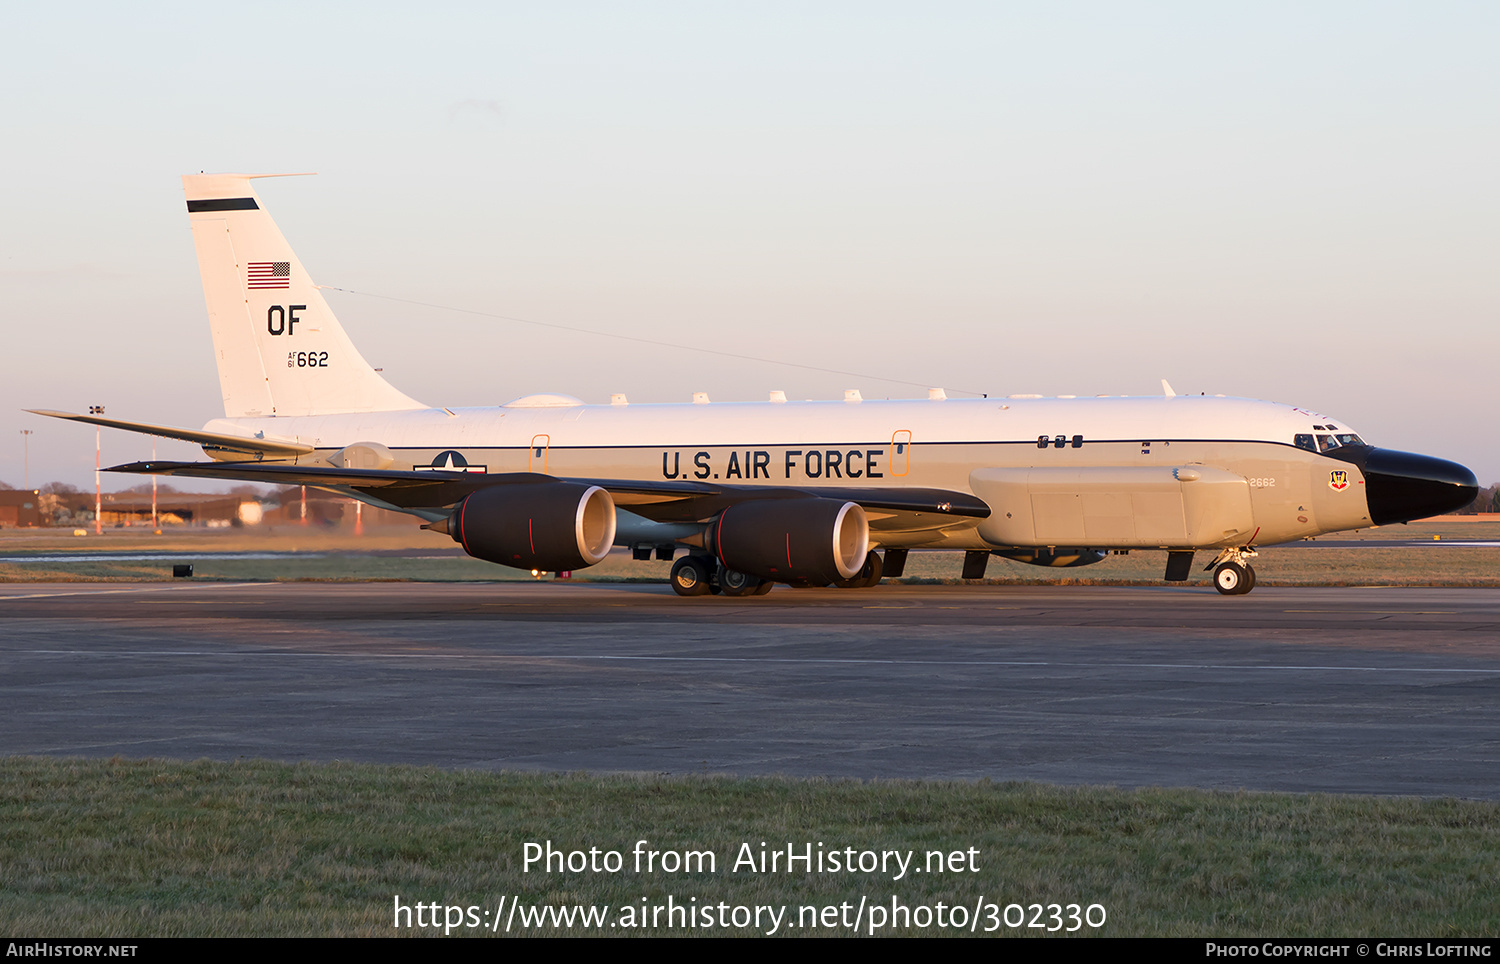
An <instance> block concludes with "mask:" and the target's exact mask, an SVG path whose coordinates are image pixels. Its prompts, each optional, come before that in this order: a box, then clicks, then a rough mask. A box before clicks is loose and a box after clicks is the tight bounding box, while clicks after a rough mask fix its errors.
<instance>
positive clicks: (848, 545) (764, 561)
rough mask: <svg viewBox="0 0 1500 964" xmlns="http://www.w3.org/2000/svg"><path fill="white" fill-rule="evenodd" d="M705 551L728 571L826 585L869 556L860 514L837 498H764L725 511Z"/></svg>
mask: <svg viewBox="0 0 1500 964" xmlns="http://www.w3.org/2000/svg"><path fill="white" fill-rule="evenodd" d="M706 544H707V547H708V548H709V549H710V550H711V551H712V552H713V553H714V555H716V556H718V557H719V561H720V562H722V563H723V564H724V567H725V568H727V569H733V570H736V571H738V572H744V573H749V574H750V575H752V576H759V577H760V578H762V579H770V580H774V581H776V582H804V581H805V582H809V583H812V584H814V585H827V584H828V583H830V582H833V581H834V580H835V579H852V578H854V577H855V576H856V575H858V574H859V571H860V567H862V566H863V565H864V564H865V557H866V556H867V555H869V552H870V523H869V521H868V520H867V519H866V518H865V510H864V509H862V508H860V507H859V505H857V504H856V503H853V502H840V501H838V500H836V499H764V500H756V501H752V502H741V503H739V504H738V505H732V506H730V507H729V508H727V509H725V510H724V511H723V512H722V513H721V514H720V515H719V518H718V519H717V520H715V521H714V522H713V523H712V524H711V525H710V526H709V528H708V533H707V540H706Z"/></svg>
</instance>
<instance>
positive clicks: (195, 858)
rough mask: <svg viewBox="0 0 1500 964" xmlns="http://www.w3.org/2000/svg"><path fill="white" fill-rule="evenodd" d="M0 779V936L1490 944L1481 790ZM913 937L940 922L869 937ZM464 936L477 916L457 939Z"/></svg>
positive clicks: (495, 776) (194, 767)
mask: <svg viewBox="0 0 1500 964" xmlns="http://www.w3.org/2000/svg"><path fill="white" fill-rule="evenodd" d="M0 788H3V790H0V928H3V930H4V931H5V933H7V934H11V935H45V936H49V937H78V936H106V935H107V936H115V937H125V936H189V935H194V936H196V935H204V936H226V935H268V936H269V935H288V936H290V935H299V936H333V935H347V936H389V935H398V934H399V935H413V936H415V935H418V934H426V935H433V934H438V933H441V929H438V930H433V929H432V928H430V927H429V928H417V927H413V928H410V929H405V928H403V929H401V930H397V929H396V928H394V927H393V910H394V900H395V896H396V895H398V894H399V895H401V899H402V900H404V901H408V902H412V903H415V902H427V903H430V902H437V903H439V904H444V905H459V906H469V905H475V906H477V907H479V908H480V909H481V911H483V910H484V909H487V908H491V907H494V906H496V904H497V902H498V901H499V900H500V898H501V897H519V898H521V899H522V900H523V901H524V902H526V903H527V904H528V905H545V904H551V905H561V904H574V903H584V904H601V905H610V906H611V907H612V908H615V909H618V908H621V907H625V906H631V907H642V906H651V905H656V904H660V903H665V902H666V901H667V900H668V898H669V896H670V898H671V899H672V900H674V901H675V902H676V903H677V904H678V905H682V904H693V903H696V904H700V905H708V904H713V905H717V904H719V903H721V902H724V903H727V904H729V905H735V904H739V905H756V904H763V905H788V906H789V907H790V908H791V910H790V914H791V919H792V920H795V919H796V918H797V913H798V908H799V907H800V906H802V905H807V906H815V907H819V908H822V907H826V906H833V905H839V904H841V903H849V904H850V905H851V906H853V905H855V904H858V902H859V901H860V899H861V898H866V899H868V900H869V901H870V902H874V903H882V902H883V905H884V906H886V907H889V906H890V905H891V900H892V899H893V898H895V899H897V900H899V901H900V902H902V903H904V904H905V905H907V906H917V905H926V906H929V907H931V906H935V905H936V904H937V903H938V902H939V901H941V902H944V903H945V904H947V905H949V906H952V905H955V904H957V905H965V906H967V907H969V908H972V907H973V906H975V902H976V900H978V899H979V898H980V897H981V896H982V897H983V898H984V900H985V901H988V902H993V903H997V904H999V905H1001V906H1004V905H1006V904H1012V903H1014V904H1020V905H1029V904H1032V903H1041V904H1050V903H1060V904H1069V903H1078V904H1081V905H1088V904H1100V905H1103V906H1104V908H1106V910H1107V913H1108V920H1107V923H1106V924H1105V925H1104V926H1103V927H1102V928H1099V929H1098V930H1097V933H1100V934H1105V935H1112V936H1127V935H1167V936H1262V935H1264V936H1293V935H1296V936H1302V935H1310V936H1360V935H1371V936H1382V935H1384V936H1390V935H1409V936H1432V937H1447V936H1495V935H1496V934H1497V933H1500V907H1497V903H1496V901H1495V881H1496V880H1497V879H1500V819H1497V818H1500V806H1497V805H1496V804H1492V803H1484V802H1472V801H1459V800H1451V799H1448V800H1422V799H1415V798H1373V797H1345V796H1330V795H1287V794H1262V793H1244V792H1241V793H1215V792H1205V791H1197V790H1167V789H1147V790H1118V789H1113V788H1097V787H1051V786H1042V785H1036V784H1017V783H1005V784H999V783H990V782H985V781H981V782H978V783H958V782H954V783H945V782H918V781H889V782H885V781H879V782H858V781H823V780H792V779H776V778H754V779H733V778H727V777H675V776H620V775H611V776H600V775H588V774H527V773H490V772H475V771H456V772H454V771H441V770H436V769H426V768H414V767H399V766H368V765H352V764H337V763H336V764H319V765H314V764H287V763H274V762H266V761H258V760H243V761H236V762H232V763H225V762H213V761H197V762H191V763H183V762H172V761H162V760H124V759H118V758H116V759H109V760H82V759H43V758H30V757H14V758H6V759H3V760H0ZM549 840H550V841H551V842H552V845H553V846H554V847H556V848H558V849H560V850H564V851H569V850H582V851H587V850H589V848H591V847H596V848H599V850H600V851H601V852H604V851H611V850H613V851H617V852H619V853H620V854H621V855H622V857H623V861H624V867H623V870H622V871H621V872H618V873H608V872H591V871H582V872H576V873H574V872H568V871H562V872H556V871H554V872H546V871H542V870H539V869H537V868H532V870H531V871H530V872H526V870H525V867H524V861H523V846H524V845H525V844H526V843H527V842H536V843H542V842H544V841H549ZM639 840H646V841H649V847H650V849H654V850H659V851H679V852H680V851H686V850H708V851H712V852H714V854H715V856H716V867H715V871H714V872H712V873H708V872H695V873H664V872H661V871H660V870H659V869H658V871H657V872H655V873H636V872H634V871H633V870H632V851H633V849H634V848H635V846H636V842H637V841H639ZM762 842H764V844H765V845H766V847H767V849H769V850H777V849H779V850H781V851H783V852H784V851H785V849H786V846H787V844H788V843H791V844H793V845H794V846H795V847H796V848H797V850H798V852H801V851H802V848H804V847H806V846H807V845H809V844H813V845H818V844H821V845H822V846H821V849H823V850H825V851H832V850H836V849H837V850H843V848H846V847H852V848H854V850H855V851H864V850H870V851H883V850H899V851H908V850H909V851H914V852H915V854H916V858H915V859H916V862H917V865H918V866H921V865H922V862H923V860H924V855H925V854H926V852H928V851H942V852H943V853H945V854H951V853H952V852H954V851H964V852H967V851H968V850H969V848H974V849H975V851H976V852H977V853H976V856H975V858H974V862H976V863H977V864H978V866H979V870H978V871H977V872H976V871H971V870H969V869H967V866H965V868H964V869H961V870H950V871H949V872H944V873H936V872H929V873H908V874H907V875H906V876H905V877H904V879H900V880H893V879H891V878H892V876H893V871H892V872H886V873H881V872H878V871H877V872H873V873H863V872H858V871H856V872H854V873H821V874H820V873H811V874H808V873H801V872H796V873H790V874H788V873H757V872H750V871H748V870H745V869H741V870H740V871H739V872H733V871H732V870H731V867H732V865H733V862H734V860H735V858H736V856H737V854H738V851H739V848H740V846H741V844H742V843H743V844H748V845H749V846H750V848H751V850H752V852H754V853H756V854H758V853H759V851H760V847H761V844H762ZM965 859H966V862H967V856H966V858H965ZM643 899H644V901H645V904H644V905H643V903H642V901H643ZM695 899H696V900H695ZM1012 914H1013V915H1014V912H1012ZM615 919H618V918H615ZM1012 919H1014V916H1013V917H1012ZM761 929H762V930H764V929H765V928H764V927H762V928H761ZM978 929H979V931H980V932H981V933H983V931H984V923H983V922H981V923H980V925H979V928H978ZM625 932H628V933H642V934H655V935H662V934H669V933H696V934H724V933H746V934H750V933H757V930H756V928H754V927H753V926H752V927H748V928H743V929H735V928H733V927H731V928H730V929H729V930H728V931H725V930H720V929H717V928H713V929H708V928H701V927H700V928H697V929H692V928H681V927H679V928H673V929H669V928H667V927H665V926H658V927H656V928H645V929H640V930H630V931H625ZM781 932H782V933H784V934H786V933H789V934H793V935H806V934H809V933H813V934H826V935H838V936H843V935H847V934H849V933H850V931H849V929H848V928H843V927H840V926H834V927H817V928H811V927H806V926H804V927H801V928H797V927H791V928H790V929H787V928H783V929H782V931H781ZM918 932H934V933H945V932H952V931H951V929H947V930H945V929H943V928H937V927H935V926H934V927H929V928H927V929H925V931H924V930H923V929H922V928H917V927H911V928H899V927H897V928H891V929H887V930H886V931H885V933H918ZM1000 932H1001V933H1015V934H1031V933H1038V932H1039V930H1038V929H1035V928H1027V927H1024V926H1023V927H1020V928H1014V929H1012V928H1008V927H1007V928H1003V929H1002V930H1001V931H1000ZM1082 932H1083V933H1092V932H1095V931H1094V930H1093V929H1092V928H1087V927H1085V928H1084V929H1083V931H1082ZM469 933H475V934H487V933H488V931H484V930H474V931H471V930H469V929H467V928H462V927H461V928H459V929H457V930H455V931H454V934H455V935H459V934H469ZM526 933H528V934H547V933H566V934H579V935H583V934H594V935H598V934H601V933H603V934H619V933H622V931H620V930H619V929H611V928H608V927H607V926H606V927H605V928H604V929H602V930H601V929H598V928H592V929H590V928H583V927H579V926H575V927H571V928H569V927H549V926H544V927H540V928H531V929H529V930H527V931H526Z"/></svg>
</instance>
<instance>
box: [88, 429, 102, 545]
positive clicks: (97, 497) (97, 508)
mask: <svg viewBox="0 0 1500 964" xmlns="http://www.w3.org/2000/svg"><path fill="white" fill-rule="evenodd" d="M89 414H90V415H103V414H104V406H103V405H90V406H89ZM94 535H96V536H102V535H104V489H103V487H102V486H101V485H100V484H99V426H97V425H95V426H94Z"/></svg>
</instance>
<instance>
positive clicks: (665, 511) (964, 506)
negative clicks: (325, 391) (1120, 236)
mask: <svg viewBox="0 0 1500 964" xmlns="http://www.w3.org/2000/svg"><path fill="white" fill-rule="evenodd" d="M105 471H106V472H129V473H136V474H142V475H177V476H187V477H193V478H203V479H232V480H237V481H244V482H265V483H270V484H274V485H311V486H315V487H317V488H322V489H330V490H333V491H336V492H340V493H342V494H344V495H348V496H350V497H352V498H356V499H362V500H363V501H367V502H370V503H372V504H376V505H382V506H386V507H390V508H396V509H406V510H425V511H423V512H421V513H420V514H423V515H427V516H433V515H442V514H446V513H444V512H441V511H440V510H443V509H444V508H446V507H448V506H452V505H455V504H456V503H458V502H460V501H461V500H463V498H464V497H465V496H468V495H470V494H471V493H473V492H477V491H479V490H480V489H487V488H490V487H492V486H501V485H518V484H525V483H535V482H554V481H563V482H581V483H583V484H585V485H597V486H599V487H600V488H602V489H604V490H605V491H607V492H609V494H610V495H611V496H612V497H613V498H614V500H615V503H616V504H617V505H621V506H628V507H629V508H630V511H632V512H635V513H636V514H638V515H641V516H644V517H645V518H648V519H651V520H652V521H654V522H706V521H708V520H709V519H712V518H713V517H714V516H715V515H717V514H718V513H720V512H722V511H723V510H724V509H726V508H728V507H729V506H731V505H734V504H735V503H739V502H747V501H752V500H760V499H796V498H807V497H809V496H816V497H819V498H825V499H841V500H843V501H846V502H854V503H857V504H859V505H860V506H861V507H862V508H864V509H865V510H866V511H867V512H868V513H869V516H870V525H871V527H872V528H874V529H888V530H890V529H930V528H939V527H943V526H946V525H953V524H963V523H964V522H970V523H972V522H977V521H978V520H980V519H984V518H987V517H988V516H989V514H990V508H989V506H988V505H987V504H986V503H985V501H984V500H983V499H980V498H978V497H977V496H974V495H971V494H969V493H967V492H954V491H949V490H947V489H930V488H894V487H893V488H875V487H859V486H827V487H824V486H816V487H815V486H754V485H721V484H718V483H714V482H693V481H684V480H680V479H679V480H668V479H662V480H654V481H640V480H634V479H585V478H572V477H560V476H552V475H541V474H539V473H535V472H504V473H495V474H480V473H465V472H441V471H438V472H433V471H404V470H396V469H348V468H337V467H334V466H321V465H292V464H290V463H285V462H281V463H278V462H131V463H129V464H126V465H116V466H112V467H110V468H108V469H106V470H105Z"/></svg>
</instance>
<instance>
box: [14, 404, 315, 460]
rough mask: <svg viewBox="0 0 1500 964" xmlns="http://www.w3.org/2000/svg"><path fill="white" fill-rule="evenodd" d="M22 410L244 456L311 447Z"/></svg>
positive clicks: (285, 455)
mask: <svg viewBox="0 0 1500 964" xmlns="http://www.w3.org/2000/svg"><path fill="white" fill-rule="evenodd" d="M26 411H28V412H30V413H31V414H33V415H46V416H47V417H49V418H65V419H68V420H69V421H73V422H87V423H88V424H90V425H102V426H104V427H105V428H118V429H123V430H124V431H127V432H140V433H141V434H143V435H155V436H157V437H158V438H175V439H180V440H182V441H184V442H197V443H198V444H199V445H202V446H204V447H205V448H213V449H223V450H226V451H230V452H242V453H244V454H246V455H253V456H255V457H256V458H264V457H266V456H271V457H274V458H283V459H285V458H293V457H295V456H298V455H307V454H308V453H309V452H311V451H312V450H313V447H312V446H311V445H303V444H302V443H301V442H282V441H277V440H275V439H266V438H247V437H245V436H242V435H224V434H222V433H219V432H204V431H201V430H198V429H191V428H174V427H172V426H170V425H152V424H151V423H150V422H127V421H125V420H124V419H119V418H103V417H101V416H98V415H75V414H74V413H72V412H54V411H51V410H49V409H44V408H28V409H27V410H26Z"/></svg>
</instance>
